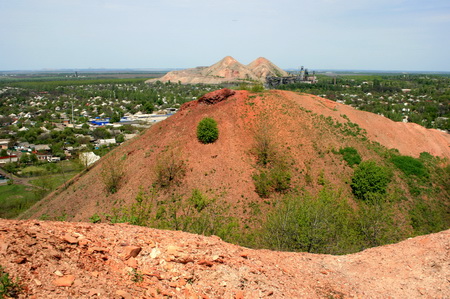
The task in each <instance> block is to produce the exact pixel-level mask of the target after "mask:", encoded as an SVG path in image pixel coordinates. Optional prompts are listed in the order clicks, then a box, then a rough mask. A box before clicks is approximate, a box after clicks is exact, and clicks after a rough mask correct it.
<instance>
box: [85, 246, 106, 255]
mask: <svg viewBox="0 0 450 299" xmlns="http://www.w3.org/2000/svg"><path fill="white" fill-rule="evenodd" d="M94 252H99V253H105V252H108V249H106V248H103V247H98V246H95V247H90V248H89V249H88V253H90V254H92V253H94Z"/></svg>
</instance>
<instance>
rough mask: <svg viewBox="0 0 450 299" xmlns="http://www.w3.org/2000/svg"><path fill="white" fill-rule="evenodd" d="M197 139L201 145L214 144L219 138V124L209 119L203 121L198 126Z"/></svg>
mask: <svg viewBox="0 0 450 299" xmlns="http://www.w3.org/2000/svg"><path fill="white" fill-rule="evenodd" d="M197 138H198V140H199V141H200V142H201V143H204V144H207V143H213V142H214V141H216V140H217V138H219V129H218V128H217V122H216V121H215V120H214V119H212V118H209V117H205V118H204V119H202V120H201V121H200V122H199V124H198V126H197Z"/></svg>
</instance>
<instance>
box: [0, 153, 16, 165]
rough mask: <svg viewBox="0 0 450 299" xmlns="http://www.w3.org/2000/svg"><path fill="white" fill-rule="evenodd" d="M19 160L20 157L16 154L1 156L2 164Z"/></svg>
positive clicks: (0, 162) (0, 161)
mask: <svg viewBox="0 0 450 299" xmlns="http://www.w3.org/2000/svg"><path fill="white" fill-rule="evenodd" d="M17 161H19V158H18V157H17V156H16V155H9V156H4V157H0V164H6V163H12V162H17Z"/></svg>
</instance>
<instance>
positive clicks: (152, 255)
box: [150, 247, 161, 259]
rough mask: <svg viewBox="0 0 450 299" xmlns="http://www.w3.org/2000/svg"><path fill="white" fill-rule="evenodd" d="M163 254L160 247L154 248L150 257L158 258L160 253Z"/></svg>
mask: <svg viewBox="0 0 450 299" xmlns="http://www.w3.org/2000/svg"><path fill="white" fill-rule="evenodd" d="M160 254H161V251H160V250H159V249H158V248H156V247H155V248H153V249H152V251H151V252H150V257H151V258H152V259H155V258H157V257H158V256H159V255H160Z"/></svg>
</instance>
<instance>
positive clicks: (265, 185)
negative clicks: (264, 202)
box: [252, 171, 272, 198]
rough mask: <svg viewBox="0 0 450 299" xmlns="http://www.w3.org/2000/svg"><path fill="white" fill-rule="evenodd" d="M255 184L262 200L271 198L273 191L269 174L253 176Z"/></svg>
mask: <svg viewBox="0 0 450 299" xmlns="http://www.w3.org/2000/svg"><path fill="white" fill-rule="evenodd" d="M252 178H253V182H254V183H255V191H256V193H258V195H259V196H260V197H262V198H267V197H269V196H270V193H271V191H272V182H271V179H270V177H269V176H268V174H267V172H264V171H263V172H260V173H258V174H254V175H253V176H252Z"/></svg>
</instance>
